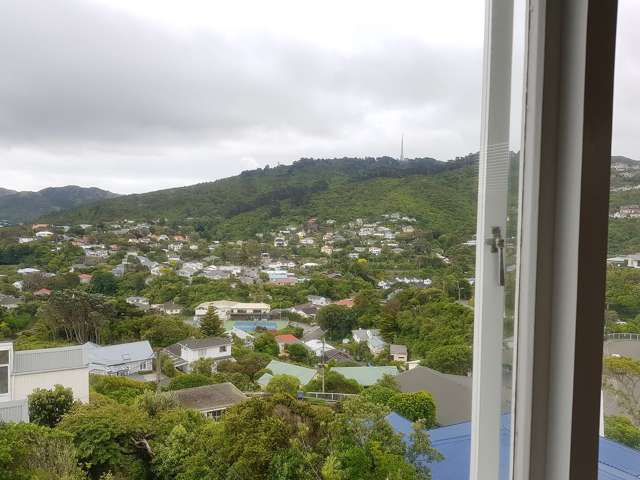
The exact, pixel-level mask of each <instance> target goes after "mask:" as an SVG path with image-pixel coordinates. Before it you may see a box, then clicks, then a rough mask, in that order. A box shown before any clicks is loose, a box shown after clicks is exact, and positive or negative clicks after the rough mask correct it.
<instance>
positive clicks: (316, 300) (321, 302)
mask: <svg viewBox="0 0 640 480" xmlns="http://www.w3.org/2000/svg"><path fill="white" fill-rule="evenodd" d="M307 301H308V302H309V303H311V304H312V305H317V306H319V307H324V306H325V305H329V304H330V303H331V300H329V299H328V298H326V297H322V296H320V295H307Z"/></svg>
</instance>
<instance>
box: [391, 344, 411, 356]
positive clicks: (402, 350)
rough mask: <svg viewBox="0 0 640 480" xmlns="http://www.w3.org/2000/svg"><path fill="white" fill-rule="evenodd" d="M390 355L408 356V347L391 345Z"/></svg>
mask: <svg viewBox="0 0 640 480" xmlns="http://www.w3.org/2000/svg"><path fill="white" fill-rule="evenodd" d="M389 353H390V354H391V355H406V354H407V346H406V345H389Z"/></svg>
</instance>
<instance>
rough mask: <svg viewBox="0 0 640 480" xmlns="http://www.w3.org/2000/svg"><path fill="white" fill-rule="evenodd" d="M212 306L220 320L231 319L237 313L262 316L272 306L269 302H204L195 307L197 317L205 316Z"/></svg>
mask: <svg viewBox="0 0 640 480" xmlns="http://www.w3.org/2000/svg"><path fill="white" fill-rule="evenodd" d="M210 308H213V309H215V311H216V313H217V314H218V317H220V320H222V321H225V320H231V318H232V317H233V316H235V315H243V316H256V317H262V316H265V315H267V314H268V313H269V311H270V310H271V306H270V305H269V304H267V303H243V302H234V301H231V300H217V301H215V302H204V303H201V304H200V305H198V306H197V307H196V308H195V314H196V317H203V316H205V315H206V314H207V312H208V311H209V309H210Z"/></svg>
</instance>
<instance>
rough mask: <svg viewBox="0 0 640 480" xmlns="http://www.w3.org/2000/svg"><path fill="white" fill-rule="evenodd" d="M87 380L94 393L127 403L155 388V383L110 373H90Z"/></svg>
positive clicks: (129, 403)
mask: <svg viewBox="0 0 640 480" xmlns="http://www.w3.org/2000/svg"><path fill="white" fill-rule="evenodd" d="M89 382H90V384H91V388H92V389H93V390H94V391H95V392H96V393H99V394H100V395H104V396H105V397H108V398H110V399H112V400H114V401H116V402H118V403H123V404H128V405H131V404H132V403H134V401H135V399H136V398H137V397H139V396H140V395H142V394H143V393H145V392H148V391H152V390H154V389H155V385H154V384H153V383H150V382H139V381H137V380H134V379H132V378H127V377H120V376H112V375H92V376H91V377H90V379H89Z"/></svg>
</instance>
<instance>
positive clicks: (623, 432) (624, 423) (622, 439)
mask: <svg viewBox="0 0 640 480" xmlns="http://www.w3.org/2000/svg"><path fill="white" fill-rule="evenodd" d="M604 434H605V436H606V437H607V438H610V439H611V440H615V441H616V442H619V443H622V444H623V445H627V446H628V447H631V448H635V449H636V450H640V428H638V427H636V426H635V425H634V424H633V423H632V422H631V420H630V419H628V418H627V417H621V416H611V417H606V418H605V419H604Z"/></svg>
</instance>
